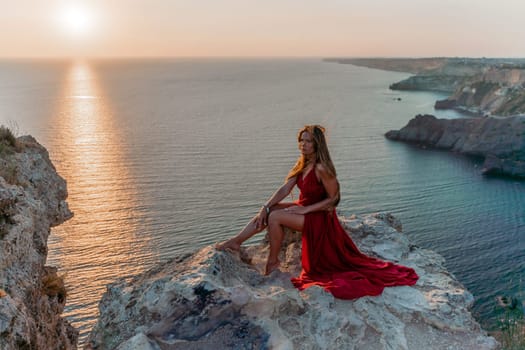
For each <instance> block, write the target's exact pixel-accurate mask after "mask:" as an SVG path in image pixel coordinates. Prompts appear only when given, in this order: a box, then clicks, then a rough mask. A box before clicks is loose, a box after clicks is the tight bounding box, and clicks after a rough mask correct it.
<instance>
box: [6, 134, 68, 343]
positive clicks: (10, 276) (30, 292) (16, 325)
mask: <svg viewBox="0 0 525 350" xmlns="http://www.w3.org/2000/svg"><path fill="white" fill-rule="evenodd" d="M6 130H7V129H5V128H3V127H0V131H1V133H0V348H1V349H2V350H8V349H76V343H77V337H78V332H77V331H76V330H75V329H74V328H73V327H72V326H71V325H70V324H69V323H68V322H67V321H66V320H65V319H63V318H62V317H61V316H60V315H61V313H62V311H63V308H64V305H65V300H66V291H65V288H64V285H63V281H62V279H61V278H60V277H59V276H58V275H57V270H56V269H55V268H53V267H48V266H45V262H46V258H47V238H48V236H49V233H50V227H51V226H55V225H58V224H60V223H62V222H64V221H65V220H67V219H68V218H70V217H71V215H72V214H71V212H70V211H69V209H68V206H67V203H66V202H65V199H66V197H67V190H66V182H65V181H64V179H62V178H61V177H60V176H59V175H58V174H57V173H56V171H55V168H54V166H53V165H52V163H51V161H50V160H49V156H48V153H47V151H46V150H45V148H44V147H42V146H41V145H39V144H38V143H37V142H36V141H35V139H33V138H32V137H30V136H24V137H20V138H18V139H15V138H14V137H13V136H12V134H10V132H7V131H6ZM6 135H8V136H9V137H6Z"/></svg>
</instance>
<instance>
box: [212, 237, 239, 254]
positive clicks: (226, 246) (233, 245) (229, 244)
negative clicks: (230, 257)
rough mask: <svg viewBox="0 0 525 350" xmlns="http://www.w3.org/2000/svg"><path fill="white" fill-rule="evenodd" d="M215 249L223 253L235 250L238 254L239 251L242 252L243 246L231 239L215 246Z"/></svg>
mask: <svg viewBox="0 0 525 350" xmlns="http://www.w3.org/2000/svg"><path fill="white" fill-rule="evenodd" d="M215 249H217V250H221V251H226V250H233V251H235V252H238V251H239V250H241V245H240V244H239V243H237V242H235V241H232V240H231V239H230V240H227V241H224V242H221V243H217V244H215Z"/></svg>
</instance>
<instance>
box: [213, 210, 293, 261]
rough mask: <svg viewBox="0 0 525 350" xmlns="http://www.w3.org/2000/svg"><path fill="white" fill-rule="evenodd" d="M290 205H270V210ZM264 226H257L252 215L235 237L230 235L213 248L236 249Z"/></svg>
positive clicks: (255, 219)
mask: <svg viewBox="0 0 525 350" xmlns="http://www.w3.org/2000/svg"><path fill="white" fill-rule="evenodd" d="M292 205H294V203H279V204H276V205H274V206H273V207H271V208H270V212H272V211H274V210H278V209H284V208H287V207H290V206H292ZM267 220H269V218H267ZM266 227H267V225H261V226H260V227H257V216H254V217H253V218H252V219H251V220H250V222H248V224H246V226H244V228H243V229H242V230H241V231H240V232H239V233H238V234H237V235H236V236H235V237H232V238H230V239H229V240H227V241H224V242H222V243H217V244H216V245H215V248H216V249H218V250H227V249H230V250H235V251H238V250H239V249H240V248H241V244H242V243H243V242H244V241H246V240H247V239H249V238H251V237H252V236H254V235H255V234H257V233H259V232H261V231H263V230H264V229H265V228H266Z"/></svg>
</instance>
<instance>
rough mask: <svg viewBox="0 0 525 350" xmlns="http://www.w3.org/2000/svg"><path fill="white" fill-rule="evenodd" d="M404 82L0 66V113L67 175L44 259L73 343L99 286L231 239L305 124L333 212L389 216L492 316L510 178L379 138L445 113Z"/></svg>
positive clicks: (518, 218)
mask: <svg viewBox="0 0 525 350" xmlns="http://www.w3.org/2000/svg"><path fill="white" fill-rule="evenodd" d="M405 77H407V75H406V74H402V73H394V72H384V71H379V70H370V69H366V68H360V67H354V66H351V65H340V64H334V63H323V62H321V61H319V60H204V59H202V60H172V61H168V60H159V61H106V62H29V61H27V62H0V123H4V124H8V125H13V123H16V125H17V127H18V129H19V131H18V132H19V134H26V133H29V134H32V135H34V136H35V137H36V138H37V139H38V140H39V141H40V142H41V143H42V144H44V145H45V146H46V147H47V148H48V150H49V152H50V155H51V158H52V160H53V161H54V163H55V165H56V167H57V169H58V171H59V173H60V174H61V175H62V176H63V177H65V178H66V179H67V181H68V188H69V194H70V195H69V200H68V201H69V204H70V207H71V209H72V210H73V211H74V212H75V217H74V218H73V219H72V220H70V221H68V222H67V223H65V224H63V225H61V226H59V227H57V228H54V229H53V232H52V235H51V237H50V241H49V248H50V249H49V258H48V263H49V264H51V265H57V266H58V267H59V268H60V270H61V271H64V272H66V273H67V277H66V282H67V287H68V289H69V298H68V306H67V308H66V311H65V314H66V316H67V317H68V318H69V319H70V320H71V321H72V322H73V324H74V325H75V326H76V327H79V328H80V330H81V333H82V337H85V335H86V334H87V332H88V331H89V329H90V327H91V326H92V325H93V323H94V322H95V318H96V316H97V306H98V300H99V299H100V297H101V295H102V293H103V292H104V291H105V285H106V284H108V283H111V282H112V281H114V280H115V279H116V278H117V277H125V276H130V275H132V274H135V273H139V272H141V271H144V270H146V269H148V268H149V267H151V266H152V265H153V264H156V263H158V262H161V261H164V260H166V259H168V258H170V257H173V256H175V255H177V254H179V253H181V252H184V251H191V250H194V249H195V248H198V247H202V246H204V245H208V244H211V243H213V242H216V241H219V240H223V239H225V238H226V237H229V236H230V235H232V234H234V233H236V231H238V230H239V229H240V228H241V227H242V226H243V225H244V224H245V222H246V220H247V219H249V218H250V216H251V215H253V214H254V213H255V212H256V211H257V210H258V208H259V206H260V205H261V203H263V202H264V201H265V200H266V199H267V198H268V197H269V196H270V194H271V193H272V192H273V191H274V190H275V189H276V188H277V187H278V186H279V185H280V184H281V183H282V181H283V179H284V176H285V175H286V173H287V171H288V170H289V168H290V167H291V166H292V165H293V163H294V162H295V159H296V157H297V155H298V152H297V148H296V141H295V135H296V132H297V130H298V129H299V128H300V127H301V126H302V125H304V124H306V123H320V124H323V125H325V126H326V127H327V129H328V141H329V145H330V148H331V152H332V157H333V159H334V163H335V165H336V168H337V170H338V174H339V180H340V182H341V186H342V201H341V204H340V206H339V210H340V212H341V213H343V214H351V213H357V214H363V213H370V212H376V211H390V212H393V213H394V214H395V215H396V216H397V217H399V218H400V219H401V220H402V222H403V224H404V231H405V233H406V234H407V235H408V236H409V237H410V239H411V240H412V241H414V242H415V243H417V244H419V245H420V246H422V247H425V248H431V249H434V250H436V251H437V252H439V253H441V254H442V255H444V256H445V257H446V259H447V267H448V268H449V270H450V271H451V272H453V273H454V274H455V275H456V276H457V277H458V279H459V280H460V281H461V282H463V283H464V284H465V285H466V286H467V287H468V288H469V289H470V290H471V291H472V292H473V294H474V295H475V297H476V304H475V306H474V313H475V314H476V315H477V316H478V317H479V319H480V320H482V321H483V322H484V323H485V324H486V325H487V326H490V325H494V322H495V320H496V313H495V312H494V310H495V305H496V303H495V297H496V296H497V295H501V294H505V295H514V296H518V297H520V298H521V295H520V293H521V291H523V290H524V288H523V285H522V279H523V278H524V277H525V272H524V267H525V196H524V192H525V183H524V182H517V181H514V180H509V179H499V178H486V177H483V176H481V175H480V173H479V166H480V164H481V163H480V161H479V160H477V159H471V158H467V157H463V156H459V155H455V154H450V153H446V152H439V151H428V150H420V149H417V148H414V147H411V146H408V145H405V144H401V143H395V142H390V141H388V140H386V139H385V138H384V137H383V134H384V133H385V132H386V131H388V130H390V129H398V128H400V127H401V126H403V125H405V124H406V123H407V121H408V120H409V119H410V118H412V117H413V116H414V115H415V114H417V113H434V114H437V115H439V116H441V117H448V118H455V117H458V115H457V114H455V113H453V112H435V111H434V110H433V107H432V106H433V103H434V101H435V100H436V99H438V98H443V96H441V95H437V94H434V93H422V92H418V93H414V92H412V93H410V92H393V91H389V90H388V85H389V84H390V83H392V82H395V81H398V80H401V79H403V78H405ZM398 97H400V98H401V101H398V100H397V98H398ZM295 195H297V192H296V193H295ZM256 240H257V239H254V240H253V242H255V241H256Z"/></svg>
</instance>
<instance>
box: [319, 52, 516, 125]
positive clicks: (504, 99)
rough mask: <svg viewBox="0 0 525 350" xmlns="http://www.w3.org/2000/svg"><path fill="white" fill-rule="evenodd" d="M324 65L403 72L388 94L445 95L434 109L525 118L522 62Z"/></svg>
mask: <svg viewBox="0 0 525 350" xmlns="http://www.w3.org/2000/svg"><path fill="white" fill-rule="evenodd" d="M325 61H327V62H337V63H343V64H353V65H356V66H362V67H368V68H375V69H382V70H388V71H396V72H407V73H412V74H414V75H413V76H411V77H409V78H407V79H405V80H402V81H400V82H396V83H393V84H392V85H390V89H392V90H409V91H436V92H444V93H449V94H450V96H449V97H448V98H446V99H444V100H440V101H436V104H435V108H436V109H456V110H460V111H462V112H466V113H470V114H472V115H477V116H485V115H497V116H510V115H519V114H525V58H457V57H454V58H447V57H432V58H327V59H325Z"/></svg>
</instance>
